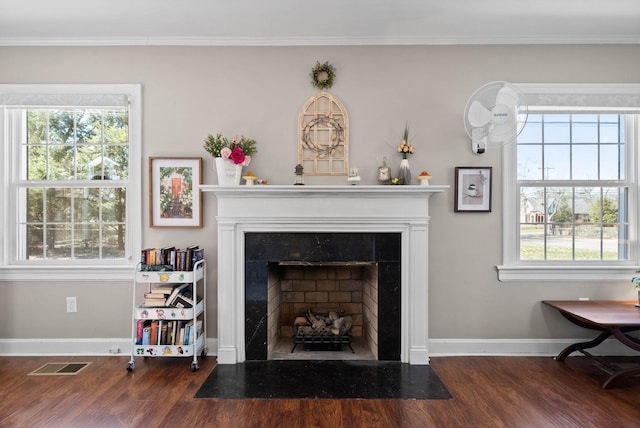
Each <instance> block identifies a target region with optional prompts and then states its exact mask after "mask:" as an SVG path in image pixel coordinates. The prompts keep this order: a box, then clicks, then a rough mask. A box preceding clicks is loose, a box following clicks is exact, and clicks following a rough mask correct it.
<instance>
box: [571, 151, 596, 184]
mask: <svg viewBox="0 0 640 428" xmlns="http://www.w3.org/2000/svg"><path fill="white" fill-rule="evenodd" d="M572 165H573V175H572V178H573V179H574V180H597V179H598V146H597V145H595V144H589V145H586V144H581V145H574V146H573V159H572Z"/></svg>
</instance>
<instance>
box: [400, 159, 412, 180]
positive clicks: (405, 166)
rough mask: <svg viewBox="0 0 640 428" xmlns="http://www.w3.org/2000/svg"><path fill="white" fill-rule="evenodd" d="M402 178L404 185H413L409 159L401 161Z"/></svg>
mask: <svg viewBox="0 0 640 428" xmlns="http://www.w3.org/2000/svg"><path fill="white" fill-rule="evenodd" d="M400 178H402V181H403V183H402V184H411V169H409V159H402V160H401V161H400Z"/></svg>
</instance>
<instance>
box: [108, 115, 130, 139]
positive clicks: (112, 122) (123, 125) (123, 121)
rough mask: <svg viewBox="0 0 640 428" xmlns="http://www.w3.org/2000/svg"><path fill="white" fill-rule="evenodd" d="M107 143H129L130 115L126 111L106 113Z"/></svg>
mask: <svg viewBox="0 0 640 428" xmlns="http://www.w3.org/2000/svg"><path fill="white" fill-rule="evenodd" d="M104 141H105V143H127V142H128V141H129V114H128V112H127V111H126V110H116V111H105V112H104Z"/></svg>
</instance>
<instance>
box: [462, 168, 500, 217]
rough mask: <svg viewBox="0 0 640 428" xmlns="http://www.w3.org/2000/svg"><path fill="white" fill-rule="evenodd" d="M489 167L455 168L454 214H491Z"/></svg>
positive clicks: (490, 175) (490, 169)
mask: <svg viewBox="0 0 640 428" xmlns="http://www.w3.org/2000/svg"><path fill="white" fill-rule="evenodd" d="M492 172H493V171H492V167H490V166H457V167H456V198H455V204H454V211H455V212H491V179H492Z"/></svg>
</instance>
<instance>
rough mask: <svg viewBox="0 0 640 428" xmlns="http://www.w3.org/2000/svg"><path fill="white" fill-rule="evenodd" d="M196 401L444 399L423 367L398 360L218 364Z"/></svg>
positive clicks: (433, 375) (438, 382)
mask: <svg viewBox="0 0 640 428" xmlns="http://www.w3.org/2000/svg"><path fill="white" fill-rule="evenodd" d="M195 398H218V399H220V398H222V399H280V400H283V399H289V400H291V399H302V400H304V399H311V400H314V399H315V400H317V399H334V400H336V399H369V400H383V399H394V400H439V399H440V400H441V399H444V400H447V399H451V398H452V396H451V394H450V393H449V391H448V390H447V388H446V387H445V386H444V384H443V383H442V381H441V380H440V378H439V377H438V375H437V374H436V373H435V372H434V371H433V370H432V369H431V366H427V365H410V364H406V363H400V362H396V361H309V360H308V361H274V360H271V361H247V362H245V363H240V364H228V365H217V366H216V367H215V368H214V369H213V371H212V372H211V374H210V375H209V377H208V378H207V380H206V381H205V382H204V384H203V385H202V386H201V387H200V390H198V392H197V393H196V396H195Z"/></svg>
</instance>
